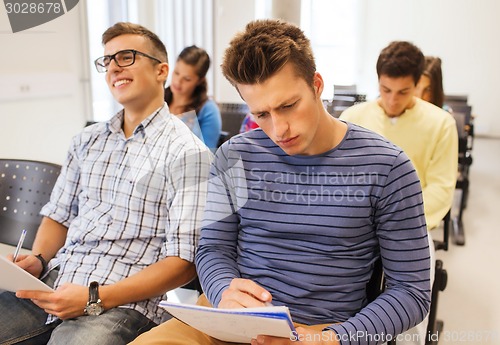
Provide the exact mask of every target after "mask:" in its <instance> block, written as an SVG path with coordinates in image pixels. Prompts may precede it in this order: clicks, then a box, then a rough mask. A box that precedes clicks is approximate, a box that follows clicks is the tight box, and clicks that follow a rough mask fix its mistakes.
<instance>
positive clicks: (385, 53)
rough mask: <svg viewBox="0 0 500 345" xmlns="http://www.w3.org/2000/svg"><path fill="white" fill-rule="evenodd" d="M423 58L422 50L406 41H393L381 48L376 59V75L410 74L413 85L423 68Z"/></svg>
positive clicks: (402, 75) (392, 76)
mask: <svg viewBox="0 0 500 345" xmlns="http://www.w3.org/2000/svg"><path fill="white" fill-rule="evenodd" d="M424 66H425V58H424V54H423V53H422V51H421V50H420V49H419V48H418V47H417V46H415V45H414V44H412V43H410V42H406V41H394V42H391V43H390V44H389V45H388V46H387V47H385V48H384V49H382V51H381V52H380V55H379V57H378V60H377V75H378V78H379V79H380V76H382V75H387V76H389V77H391V78H399V77H407V76H412V78H413V81H414V82H415V85H417V83H418V81H419V80H420V76H421V75H422V72H423V70H424Z"/></svg>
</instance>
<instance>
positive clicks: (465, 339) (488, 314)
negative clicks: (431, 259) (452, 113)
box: [436, 138, 500, 345]
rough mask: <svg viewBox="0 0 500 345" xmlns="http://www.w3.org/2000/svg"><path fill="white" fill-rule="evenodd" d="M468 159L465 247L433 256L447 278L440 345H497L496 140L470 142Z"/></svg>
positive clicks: (499, 183) (499, 153)
mask: <svg viewBox="0 0 500 345" xmlns="http://www.w3.org/2000/svg"><path fill="white" fill-rule="evenodd" d="M472 157H473V163H472V166H471V170H470V181H471V182H470V195H469V201H468V205H467V209H466V210H465V212H464V216H463V221H464V228H465V245H464V246H457V245H453V244H451V245H450V248H449V250H448V251H447V252H444V251H438V252H437V253H436V256H437V258H438V259H441V260H442V261H443V264H444V268H445V269H446V271H447V272H448V284H447V287H446V289H445V290H444V291H443V292H441V293H440V296H439V305H438V312H437V314H438V319H441V320H442V321H443V322H444V330H443V333H442V334H441V337H440V340H439V344H440V345H441V344H460V345H465V344H495V345H497V344H500V274H499V273H500V270H499V268H498V265H499V264H500V226H499V220H500V139H487V138H476V139H475V141H474V147H473V150H472ZM497 212H498V214H497ZM497 246H498V247H497Z"/></svg>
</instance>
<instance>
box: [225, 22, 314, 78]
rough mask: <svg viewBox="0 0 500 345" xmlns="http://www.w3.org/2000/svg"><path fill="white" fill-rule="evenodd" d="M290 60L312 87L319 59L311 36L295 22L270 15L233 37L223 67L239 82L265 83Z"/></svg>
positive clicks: (226, 75) (228, 76) (226, 73)
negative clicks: (316, 57) (312, 47)
mask: <svg viewBox="0 0 500 345" xmlns="http://www.w3.org/2000/svg"><path fill="white" fill-rule="evenodd" d="M288 62H290V63H292V64H293V66H294V69H295V73H296V75H297V76H298V77H301V78H303V79H304V80H305V81H306V82H307V83H308V84H309V85H311V87H312V85H313V81H314V74H315V73H316V63H315V61H314V55H313V53H312V49H311V44H310V42H309V39H308V38H307V37H306V36H305V35H304V32H303V31H302V30H301V29H300V28H298V27H297V26H295V25H293V24H290V23H287V22H284V21H281V20H275V19H267V20H256V21H253V22H250V23H249V24H247V26H246V28H245V31H244V32H241V33H239V34H237V35H236V36H235V37H234V38H233V40H231V42H230V43H229V48H227V49H226V52H225V54H224V58H223V62H222V65H221V67H222V73H223V74H224V76H225V77H226V78H227V80H229V82H230V83H231V84H232V85H234V86H236V84H258V83H262V82H264V81H266V80H267V79H268V78H270V77H271V76H273V75H274V74H275V73H277V72H279V71H280V70H281V69H282V68H283V67H284V66H285V64H286V63H288Z"/></svg>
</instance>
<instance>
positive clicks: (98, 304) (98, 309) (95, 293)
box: [83, 282, 104, 316]
mask: <svg viewBox="0 0 500 345" xmlns="http://www.w3.org/2000/svg"><path fill="white" fill-rule="evenodd" d="M83 312H84V313H85V314H86V315H94V316H97V315H101V314H102V313H103V312H104V307H103V306H102V301H101V299H100V298H99V283H98V282H92V283H90V285H89V301H88V302H87V306H86V307H85V309H84V310H83Z"/></svg>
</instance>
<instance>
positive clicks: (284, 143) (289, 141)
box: [278, 135, 299, 147]
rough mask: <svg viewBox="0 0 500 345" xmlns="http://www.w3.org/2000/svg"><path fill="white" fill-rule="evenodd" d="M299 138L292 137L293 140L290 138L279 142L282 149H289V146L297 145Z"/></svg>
mask: <svg viewBox="0 0 500 345" xmlns="http://www.w3.org/2000/svg"><path fill="white" fill-rule="evenodd" d="M298 137H299V136H298V135H297V136H295V137H292V138H288V139H283V140H278V144H279V145H280V146H281V147H288V146H292V145H294V144H295V142H296V141H297V138H298Z"/></svg>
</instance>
